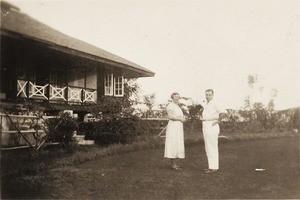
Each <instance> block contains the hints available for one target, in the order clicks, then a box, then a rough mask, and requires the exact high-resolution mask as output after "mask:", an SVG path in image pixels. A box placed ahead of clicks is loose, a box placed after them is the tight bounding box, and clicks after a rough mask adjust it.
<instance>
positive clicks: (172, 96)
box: [171, 92, 179, 99]
mask: <svg viewBox="0 0 300 200" xmlns="http://www.w3.org/2000/svg"><path fill="white" fill-rule="evenodd" d="M175 95H179V94H178V93H177V92H173V93H172V94H171V99H174V96H175Z"/></svg>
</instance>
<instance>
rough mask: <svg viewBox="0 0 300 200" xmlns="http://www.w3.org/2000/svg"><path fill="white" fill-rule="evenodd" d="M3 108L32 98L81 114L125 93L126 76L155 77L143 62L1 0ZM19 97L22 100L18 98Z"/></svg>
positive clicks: (50, 109) (0, 93) (0, 89)
mask: <svg viewBox="0 0 300 200" xmlns="http://www.w3.org/2000/svg"><path fill="white" fill-rule="evenodd" d="M1 15H2V16H1V77H0V78H1V80H0V111H1V108H3V107H5V106H7V105H9V104H12V103H15V102H22V100H24V99H27V100H29V101H30V100H34V102H37V103H38V104H40V105H43V106H44V107H45V109H46V111H48V112H51V113H52V114H55V113H58V112H60V111H62V110H72V111H73V112H74V113H77V114H79V115H80V116H81V117H82V118H83V116H84V114H86V113H88V108H89V106H90V105H93V104H96V103H97V102H98V99H99V97H102V96H115V97H122V96H123V95H124V79H127V78H138V77H153V76H154V73H153V72H152V71H150V70H148V69H146V68H144V67H142V66H140V65H137V64H135V63H133V62H131V61H128V60H126V59H124V58H121V57H119V56H116V55H114V54H112V53H110V52H107V51H105V50H103V49H100V48H98V47H95V46H93V45H90V44H88V43H85V42H83V41H80V40H78V39H75V38H72V37H70V36H67V35H65V34H63V33H61V32H59V31H57V30H55V29H53V28H51V27H49V26H47V25H45V24H43V23H41V22H39V21H37V20H35V19H33V18H31V17H30V16H28V15H26V14H24V13H22V12H21V11H20V10H19V9H18V8H17V7H15V6H13V5H11V4H9V3H7V2H2V1H1ZM20 100H21V101H20Z"/></svg>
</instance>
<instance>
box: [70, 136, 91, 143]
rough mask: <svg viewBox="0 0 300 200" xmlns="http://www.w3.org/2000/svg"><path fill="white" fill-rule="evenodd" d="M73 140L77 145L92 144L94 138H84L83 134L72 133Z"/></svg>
mask: <svg viewBox="0 0 300 200" xmlns="http://www.w3.org/2000/svg"><path fill="white" fill-rule="evenodd" d="M73 140H74V141H75V142H77V144H79V145H93V144H95V142H94V140H85V139H84V135H73Z"/></svg>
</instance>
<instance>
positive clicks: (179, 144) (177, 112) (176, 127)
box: [165, 93, 185, 169]
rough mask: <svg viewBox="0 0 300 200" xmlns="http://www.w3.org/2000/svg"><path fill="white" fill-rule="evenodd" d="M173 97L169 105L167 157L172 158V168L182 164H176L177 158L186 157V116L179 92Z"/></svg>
mask: <svg viewBox="0 0 300 200" xmlns="http://www.w3.org/2000/svg"><path fill="white" fill-rule="evenodd" d="M171 98H172V102H171V103H170V104H169V105H168V106H167V112H168V118H169V123H168V126H167V131H166V132H167V133H166V143H165V158H170V159H171V168H172V169H179V168H180V166H178V165H177V164H176V159H177V158H181V159H183V158H185V152H184V136H183V122H185V118H184V115H183V112H182V110H181V108H180V107H179V99H180V96H179V94H178V93H173V94H172V95H171Z"/></svg>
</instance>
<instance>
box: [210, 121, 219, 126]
mask: <svg viewBox="0 0 300 200" xmlns="http://www.w3.org/2000/svg"><path fill="white" fill-rule="evenodd" d="M217 124H219V121H214V122H213V123H212V124H211V125H212V126H215V125H217Z"/></svg>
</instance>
